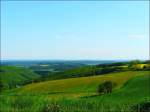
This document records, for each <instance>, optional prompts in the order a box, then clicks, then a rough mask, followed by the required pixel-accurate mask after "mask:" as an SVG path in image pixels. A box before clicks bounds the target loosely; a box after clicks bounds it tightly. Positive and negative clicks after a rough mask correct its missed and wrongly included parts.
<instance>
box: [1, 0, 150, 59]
mask: <svg viewBox="0 0 150 112" xmlns="http://www.w3.org/2000/svg"><path fill="white" fill-rule="evenodd" d="M134 59H139V60H148V59H149V2H148V1H93V2H92V1H72V2H69V1H1V60H134Z"/></svg>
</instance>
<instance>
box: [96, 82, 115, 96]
mask: <svg viewBox="0 0 150 112" xmlns="http://www.w3.org/2000/svg"><path fill="white" fill-rule="evenodd" d="M114 85H115V84H114V83H112V82H111V81H106V82H104V83H102V84H100V85H99V86H98V93H99V94H101V93H104V94H106V93H111V92H112V89H113V86H114Z"/></svg>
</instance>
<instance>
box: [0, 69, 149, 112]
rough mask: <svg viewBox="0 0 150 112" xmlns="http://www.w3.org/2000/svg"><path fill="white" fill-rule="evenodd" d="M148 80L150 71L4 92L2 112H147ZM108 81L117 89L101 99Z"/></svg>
mask: <svg viewBox="0 0 150 112" xmlns="http://www.w3.org/2000/svg"><path fill="white" fill-rule="evenodd" d="M149 78H150V74H149V71H126V72H118V73H109V74H105V75H100V76H90V77H79V78H69V79H60V80H51V81H44V82H39V83H32V84H28V85H25V86H23V87H21V88H16V89H12V90H9V91H7V90H6V91H3V92H2V94H1V96H0V98H1V101H0V105H1V108H0V111H1V112H31V110H32V112H127V111H128V112H148V110H146V111H143V108H144V109H145V107H143V106H141V105H143V103H145V102H146V105H147V104H149V101H150V96H149V93H150V91H149ZM106 80H110V81H112V82H114V83H115V84H116V86H115V87H114V88H113V91H112V93H109V94H101V95H99V94H98V93H97V86H98V85H99V84H101V83H103V82H104V81H106ZM141 108H142V111H140V110H141ZM146 109H147V107H146Z"/></svg>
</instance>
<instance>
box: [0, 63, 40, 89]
mask: <svg viewBox="0 0 150 112" xmlns="http://www.w3.org/2000/svg"><path fill="white" fill-rule="evenodd" d="M37 78H39V75H37V74H35V73H34V72H32V71H31V70H29V69H26V68H23V67H15V66H1V67H0V85H1V89H11V88H15V87H19V86H21V85H23V84H27V83H29V82H31V81H32V80H34V79H37Z"/></svg>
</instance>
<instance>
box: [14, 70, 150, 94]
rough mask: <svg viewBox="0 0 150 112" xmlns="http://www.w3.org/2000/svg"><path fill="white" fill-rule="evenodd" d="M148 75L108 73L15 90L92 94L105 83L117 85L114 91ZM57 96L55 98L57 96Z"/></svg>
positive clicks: (34, 84)
mask: <svg viewBox="0 0 150 112" xmlns="http://www.w3.org/2000/svg"><path fill="white" fill-rule="evenodd" d="M147 74H149V71H127V72H119V73H110V74H107V75H100V76H91V77H80V78H70V79H61V80H53V81H44V82H40V83H33V84H29V85H26V86H24V87H22V88H19V89H16V91H17V92H18V93H20V94H24V93H25V94H27V93H29V94H49V95H55V94H57V93H59V94H60V96H62V95H67V96H69V95H71V96H72V95H73V94H74V93H75V94H77V93H78V95H79V94H87V93H88V94H93V93H95V92H96V90H97V86H98V85H99V84H100V83H102V82H104V81H106V80H111V81H112V82H115V83H116V84H117V86H116V89H117V88H120V87H121V86H122V85H123V84H124V83H125V82H126V81H127V80H129V79H131V78H132V77H135V76H142V75H147ZM59 94H57V96H59Z"/></svg>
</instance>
